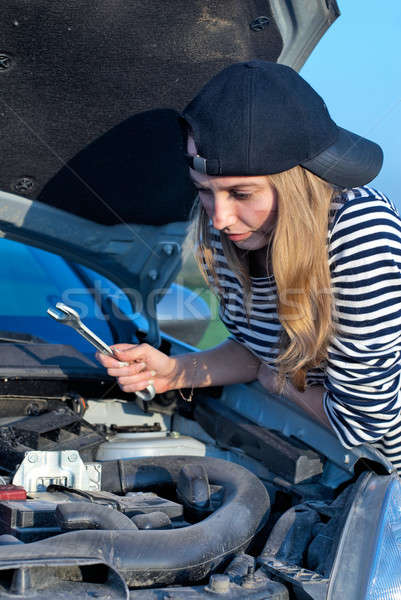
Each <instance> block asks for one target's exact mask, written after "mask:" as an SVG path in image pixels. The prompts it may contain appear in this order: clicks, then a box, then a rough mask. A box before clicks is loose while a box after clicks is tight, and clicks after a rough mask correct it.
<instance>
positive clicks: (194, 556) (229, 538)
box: [0, 456, 270, 587]
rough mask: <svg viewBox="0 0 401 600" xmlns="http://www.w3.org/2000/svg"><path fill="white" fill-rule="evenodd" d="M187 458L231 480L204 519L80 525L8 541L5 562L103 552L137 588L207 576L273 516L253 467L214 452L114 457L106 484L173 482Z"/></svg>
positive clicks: (223, 481)
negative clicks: (157, 525) (148, 526)
mask: <svg viewBox="0 0 401 600" xmlns="http://www.w3.org/2000/svg"><path fill="white" fill-rule="evenodd" d="M185 464H196V465H202V466H203V467H204V468H205V470H206V472H207V475H208V478H209V481H210V483H211V484H215V485H220V486H223V487H224V500H223V504H222V505H221V507H220V508H218V509H217V510H216V511H215V512H213V513H212V514H211V515H210V516H209V517H207V518H206V519H204V520H202V521H201V522H199V523H196V524H194V525H191V526H188V527H183V528H178V529H171V530H157V531H156V530H151V531H146V530H139V531H127V530H125V531H121V530H120V531H74V532H70V533H64V534H61V535H59V536H56V537H51V538H48V539H46V540H41V541H37V542H33V543H30V544H24V545H23V546H22V545H21V546H22V547H21V546H19V545H15V546H14V545H13V546H11V545H10V546H7V547H4V546H3V547H0V567H4V568H7V565H9V564H11V563H13V564H15V561H16V560H21V561H27V560H30V559H31V558H35V564H40V561H41V560H42V561H43V562H45V561H46V559H48V558H49V557H53V556H57V557H59V558H69V557H75V558H81V557H82V558H83V557H86V558H87V557H96V558H99V559H100V558H101V559H102V560H104V561H105V562H106V563H108V564H110V565H111V566H113V568H115V569H116V570H118V571H119V572H120V574H121V575H122V576H123V577H124V579H125V580H126V582H127V583H128V585H130V586H131V587H141V586H149V585H158V584H159V585H169V584H173V583H176V584H180V583H189V582H195V581H199V580H200V579H202V578H203V577H205V576H206V575H207V574H208V573H209V572H210V571H211V570H212V569H216V568H217V566H218V565H219V564H221V563H222V562H223V561H225V560H227V559H229V558H232V557H233V556H234V555H235V554H236V553H238V552H239V551H241V550H244V549H246V548H247V546H248V545H249V543H250V542H251V541H252V538H253V536H254V534H255V532H256V530H257V528H258V526H259V524H260V523H261V522H262V521H263V519H264V518H265V517H266V514H267V512H268V510H269V508H270V502H269V496H268V494H267V492H266V489H265V487H264V486H263V484H262V483H261V481H260V480H259V479H258V478H257V477H256V476H255V475H253V473H250V472H249V471H248V470H247V469H244V468H243V467H240V466H239V465H236V464H234V463H229V462H227V461H224V460H220V459H215V458H206V457H193V456H191V457H182V456H178V457H171V456H162V457H156V458H145V459H134V460H124V461H106V462H104V463H103V474H104V485H103V484H102V487H103V489H107V490H108V491H113V492H120V493H121V492H127V491H130V490H135V489H138V488H139V489H141V490H143V489H147V488H149V487H153V486H154V485H156V486H160V485H162V486H166V485H169V486H171V485H174V484H175V482H176V481H177V478H178V474H179V472H180V469H181V468H182V466H184V465H185ZM90 507H93V504H91V505H90ZM88 510H90V509H89V507H88Z"/></svg>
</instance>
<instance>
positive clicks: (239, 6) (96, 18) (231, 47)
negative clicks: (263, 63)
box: [0, 0, 339, 344]
mask: <svg viewBox="0 0 401 600" xmlns="http://www.w3.org/2000/svg"><path fill="white" fill-rule="evenodd" d="M2 14H3V19H2V24H1V26H0V28H1V31H2V36H1V39H2V47H1V48H0V78H1V80H2V94H1V98H0V118H1V121H2V135H1V136H0V156H1V162H0V189H1V190H2V192H1V195H0V230H1V231H2V235H3V236H6V237H9V238H11V239H16V240H20V241H24V242H28V243H32V244H33V245H35V246H38V247H41V248H45V249H47V250H51V251H53V252H57V253H59V254H60V255H62V256H64V257H66V258H68V259H72V260H74V261H77V262H80V263H82V264H85V265H87V266H89V267H91V268H93V269H94V270H96V271H98V272H100V273H102V274H103V275H105V276H107V277H108V278H109V279H111V280H112V281H114V282H115V283H116V284H118V285H119V286H120V287H122V288H124V289H125V290H128V291H127V294H128V296H129V298H130V300H131V302H132V304H133V307H134V309H135V300H136V303H137V299H138V291H139V293H140V295H141V299H142V305H143V311H144V314H145V316H146V317H147V319H148V321H149V324H150V331H149V342H151V343H155V344H157V343H158V339H159V336H158V329H157V324H156V320H155V317H154V315H155V310H154V308H155V303H156V301H157V299H158V298H159V297H160V296H161V295H162V292H160V290H162V289H165V288H166V287H168V285H169V283H170V282H171V281H172V279H173V278H174V276H175V275H176V273H177V271H178V269H179V267H180V250H181V245H182V241H183V239H184V236H185V223H186V221H187V219H188V215H189V211H190V207H191V204H192V201H193V198H194V189H193V188H192V186H191V183H190V181H189V178H188V175H187V169H186V165H185V161H184V158H183V154H182V136H181V131H180V127H179V122H178V112H177V111H179V110H181V109H182V108H183V107H184V106H185V105H186V103H187V102H188V101H189V100H190V99H191V98H192V97H193V95H194V94H195V93H196V92H197V90H198V89H199V88H200V87H201V86H202V85H203V84H204V83H205V82H206V81H207V80H208V79H209V78H210V77H211V76H212V75H214V74H215V73H216V72H218V71H219V70H220V69H221V68H223V67H225V66H227V65H228V64H230V63H232V62H237V61H243V60H249V59H253V58H259V59H265V60H273V61H279V62H283V63H285V64H288V65H290V66H292V67H294V68H296V69H298V68H300V67H301V66H302V64H303V63H304V61H305V60H306V58H307V56H308V55H309V54H310V52H311V51H312V49H313V48H314V46H315V45H316V43H317V42H318V40H319V39H320V37H321V36H322V35H323V33H324V32H325V30H326V29H327V28H328V27H329V25H330V24H331V23H332V22H333V21H334V19H335V18H336V17H337V16H338V15H339V10H338V7H337V4H336V2H335V0H270V1H266V0H264V1H260V0H244V1H240V0H227V1H225V2H216V1H215V0H195V1H193V2H186V1H185V0H174V1H172V2H160V1H149V0H146V1H144V0H135V1H133V2H129V3H127V2H122V1H121V0H116V1H114V2H112V3H111V2H109V1H106V0H101V1H99V2H96V3H95V4H93V3H91V2H85V1H83V2H79V3H76V2H73V1H72V0H63V1H61V0H55V1H53V2H51V3H49V2H46V1H45V0H38V1H36V2H34V3H33V2H30V0H18V1H17V0H5V2H4V6H3V12H2ZM130 290H131V292H132V293H130ZM134 291H135V293H134Z"/></svg>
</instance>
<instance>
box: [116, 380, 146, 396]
mask: <svg viewBox="0 0 401 600" xmlns="http://www.w3.org/2000/svg"><path fill="white" fill-rule="evenodd" d="M151 384H153V379H150V380H149V381H139V382H138V383H128V384H124V385H120V388H121V390H122V391H123V392H126V393H128V394H130V393H133V392H141V391H143V390H146V388H147V387H148V385H151Z"/></svg>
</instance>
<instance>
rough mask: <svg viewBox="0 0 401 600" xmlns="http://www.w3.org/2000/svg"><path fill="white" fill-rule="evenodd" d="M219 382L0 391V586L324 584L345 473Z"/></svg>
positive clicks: (24, 590) (65, 590)
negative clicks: (165, 387)
mask: <svg viewBox="0 0 401 600" xmlns="http://www.w3.org/2000/svg"><path fill="white" fill-rule="evenodd" d="M209 392H210V394H211V395H210V394H209ZM213 395H214V396H216V397H214V398H213ZM217 396H218V392H217V393H214V394H213V390H211V391H208V392H207V393H206V394H205V393H203V394H200V395H199V396H198V397H197V398H195V402H194V403H193V405H191V406H188V405H185V404H183V403H182V402H181V401H180V400H179V399H178V398H177V397H176V395H175V394H174V393H169V394H167V395H165V396H163V397H160V398H156V400H155V402H154V403H153V404H152V406H151V407H150V408H149V409H148V411H147V412H145V411H143V410H142V409H141V408H140V407H139V406H138V405H137V404H136V403H135V402H134V401H132V400H128V399H124V398H118V397H117V398H110V397H106V398H103V399H102V398H93V399H84V397H83V396H82V395H81V394H80V393H72V392H68V393H66V394H64V395H63V396H60V397H56V396H53V397H44V396H43V395H42V396H40V395H38V396H28V395H26V394H21V395H14V396H13V395H12V394H8V395H7V396H2V397H1V398H0V477H1V478H0V597H3V596H4V597H8V595H9V594H10V595H11V597H27V596H28V595H29V597H33V598H35V597H38V598H47V597H49V598H50V597H52V598H53V597H55V595H54V594H55V592H56V590H57V593H59V594H61V593H62V594H63V595H62V596H60V597H63V598H66V597H69V594H70V593H71V594H72V595H75V596H76V595H77V593H78V594H79V597H80V598H86V597H88V598H89V597H93V594H94V593H96V594H97V595H96V596H95V597H105V598H114V597H116V598H121V597H127V598H128V597H130V598H144V599H147V598H149V599H156V598H177V600H178V598H188V599H194V600H195V599H197V598H205V597H210V595H213V597H214V598H219V597H226V598H227V597H230V598H261V599H262V598H269V599H270V598H271V599H277V600H279V599H284V598H289V597H290V595H289V594H290V590H296V591H295V597H300V598H302V597H303V596H302V594H304V593H305V591H306V590H309V589H313V590H315V591H317V592H316V593H318V594H320V593H321V590H322V589H324V588H325V586H327V581H328V574H329V571H330V568H331V564H332V560H333V556H334V555H333V552H334V550H333V549H334V548H335V547H336V541H337V538H338V532H339V530H341V522H342V521H343V520H344V518H345V517H344V514H345V513H344V508H345V507H346V505H347V503H348V502H349V498H350V497H352V489H353V486H352V485H351V484H352V480H351V477H350V476H349V477H348V479H349V480H350V481H349V484H348V485H346V486H345V485H344V482H342V485H340V486H338V483H335V481H334V480H333V481H332V482H330V481H329V477H328V476H327V466H325V460H324V457H322V456H321V455H319V454H318V453H317V452H315V451H314V450H312V449H311V448H309V447H308V446H307V445H305V444H303V443H302V442H300V441H299V440H298V441H297V440H295V439H294V438H286V437H285V436H283V435H282V434H280V433H279V432H277V431H270V430H268V429H267V428H264V427H261V426H258V425H256V424H255V423H251V422H250V421H249V420H248V419H246V418H245V417H244V416H241V415H240V414H239V413H236V412H235V411H233V410H230V409H228V408H227V407H223V406H222V405H221V404H220V403H219V401H218V397H217ZM325 471H326V476H325V480H324V477H323V475H324V473H325ZM322 474H323V475H322ZM291 593H293V592H291ZM91 594H92V595H91ZM107 594H108V595H107ZM128 594H129V595H128ZM169 594H170V595H169ZM183 594H185V595H183ZM310 597H312V598H313V597H315V595H313V594H312V596H310ZM316 597H318V596H316Z"/></svg>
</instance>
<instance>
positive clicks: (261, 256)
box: [248, 246, 272, 277]
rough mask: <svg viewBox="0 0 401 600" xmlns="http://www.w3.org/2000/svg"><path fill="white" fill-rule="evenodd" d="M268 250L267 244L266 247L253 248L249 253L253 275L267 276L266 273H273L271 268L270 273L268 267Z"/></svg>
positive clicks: (250, 268) (251, 273)
mask: <svg viewBox="0 0 401 600" xmlns="http://www.w3.org/2000/svg"><path fill="white" fill-rule="evenodd" d="M267 251H268V248H267V246H265V247H264V248H260V249H259V250H253V251H252V252H249V253H248V261H249V263H248V264H249V272H250V275H251V277H266V275H268V274H271V273H272V271H271V269H270V268H269V273H268V272H267V269H266V261H267V256H266V255H267ZM269 263H270V260H269Z"/></svg>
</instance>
